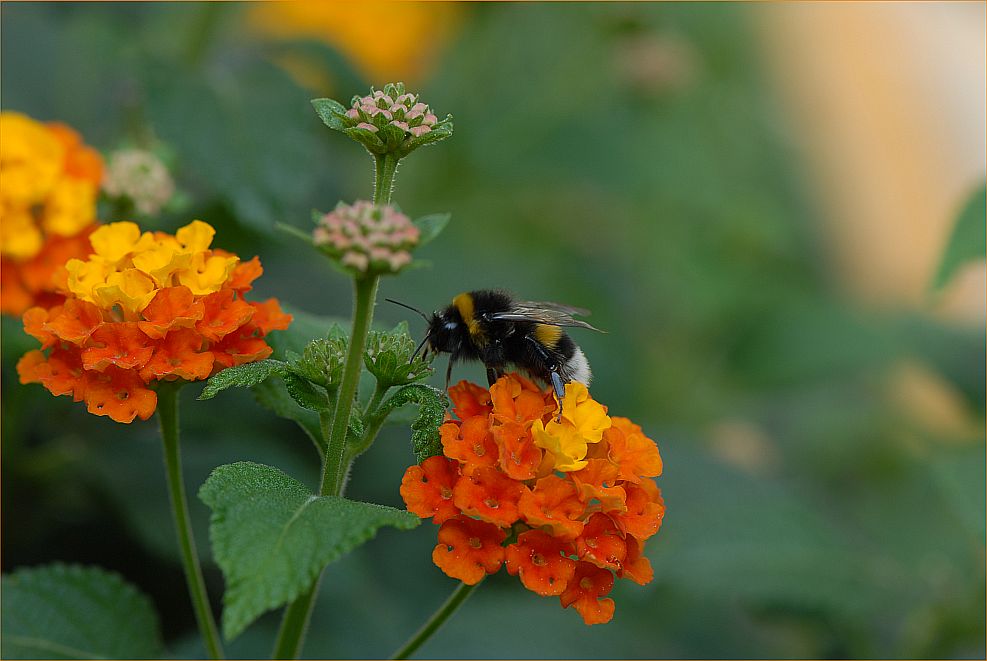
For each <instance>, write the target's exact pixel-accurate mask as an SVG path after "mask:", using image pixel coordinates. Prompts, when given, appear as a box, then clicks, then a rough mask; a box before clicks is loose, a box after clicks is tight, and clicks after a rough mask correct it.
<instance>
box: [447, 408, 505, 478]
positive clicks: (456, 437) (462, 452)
mask: <svg viewBox="0 0 987 661" xmlns="http://www.w3.org/2000/svg"><path fill="white" fill-rule="evenodd" d="M439 437H440V438H441V439H442V452H443V454H445V456H447V457H450V458H452V459H456V460H457V461H460V462H462V463H463V464H465V465H466V466H467V467H468V468H475V467H478V466H494V465H496V464H497V443H495V442H494V438H493V435H492V434H491V433H490V429H489V427H488V423H487V417H486V416H481V415H476V416H473V417H471V418H466V420H464V421H463V422H456V421H452V422H446V423H444V424H443V425H442V426H441V427H439ZM467 472H468V471H467Z"/></svg>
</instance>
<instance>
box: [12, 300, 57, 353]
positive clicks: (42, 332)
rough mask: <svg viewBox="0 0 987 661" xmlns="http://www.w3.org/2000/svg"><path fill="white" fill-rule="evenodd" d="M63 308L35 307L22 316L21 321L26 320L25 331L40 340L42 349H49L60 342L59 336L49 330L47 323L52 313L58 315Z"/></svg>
mask: <svg viewBox="0 0 987 661" xmlns="http://www.w3.org/2000/svg"><path fill="white" fill-rule="evenodd" d="M61 310H62V308H61V306H56V307H54V308H52V309H50V310H46V309H45V308H37V307H35V308H31V309H29V310H28V311H27V312H25V313H24V314H23V315H22V316H21V321H23V322H24V332H25V333H27V334H28V335H30V336H31V337H33V338H34V339H36V340H37V341H38V342H40V343H41V348H42V349H48V348H50V347H53V346H55V345H56V344H58V336H56V335H55V334H54V333H52V332H51V331H50V330H48V328H47V326H46V324H47V322H48V319H49V318H50V317H51V316H52V315H57V314H58V313H59V312H61Z"/></svg>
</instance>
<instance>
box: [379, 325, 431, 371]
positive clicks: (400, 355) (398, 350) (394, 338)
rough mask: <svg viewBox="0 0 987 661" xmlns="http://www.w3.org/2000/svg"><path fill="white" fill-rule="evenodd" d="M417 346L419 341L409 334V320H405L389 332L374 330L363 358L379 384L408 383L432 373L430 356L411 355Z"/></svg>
mask: <svg viewBox="0 0 987 661" xmlns="http://www.w3.org/2000/svg"><path fill="white" fill-rule="evenodd" d="M414 350H415V342H414V340H412V339H411V336H410V335H409V334H408V324H406V323H405V322H403V321H402V322H401V323H400V324H398V325H397V326H395V327H394V330H391V331H388V332H382V331H370V335H369V336H368V337H367V348H366V351H364V353H363V362H364V364H365V365H366V366H367V371H369V372H370V373H371V374H373V375H374V377H375V378H376V379H377V382H378V384H380V385H382V386H384V387H390V386H404V385H407V384H409V383H414V382H415V381H421V380H422V379H424V378H426V377H428V376H429V375H430V374H431V373H432V368H431V367H430V366H429V363H430V362H431V361H430V360H428V359H423V358H422V357H421V355H420V354H419V355H417V356H415V357H414V359H413V360H412V359H411V352H412V351H414Z"/></svg>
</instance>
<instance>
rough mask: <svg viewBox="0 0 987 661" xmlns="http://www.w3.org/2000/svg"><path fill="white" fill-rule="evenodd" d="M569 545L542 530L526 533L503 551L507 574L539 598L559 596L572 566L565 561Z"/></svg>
mask: <svg viewBox="0 0 987 661" xmlns="http://www.w3.org/2000/svg"><path fill="white" fill-rule="evenodd" d="M570 553H572V545H571V544H569V543H568V542H565V541H562V540H559V539H556V538H554V537H552V536H551V535H548V534H546V533H545V532H544V531H542V530H528V531H527V532H523V533H521V534H520V535H518V538H517V542H516V543H514V544H511V545H510V546H508V547H507V554H506V560H507V572H508V573H509V574H511V575H512V576H516V575H518V574H520V577H521V583H522V584H523V585H524V587H526V588H528V589H529V590H531V591H532V592H535V593H537V594H540V595H542V596H543V597H547V596H552V595H559V594H562V593H563V591H565V588H566V584H567V583H568V582H569V579H571V578H572V575H573V572H574V571H575V569H576V562H575V561H574V560H572V559H571V558H569V557H568V555H569V554H570Z"/></svg>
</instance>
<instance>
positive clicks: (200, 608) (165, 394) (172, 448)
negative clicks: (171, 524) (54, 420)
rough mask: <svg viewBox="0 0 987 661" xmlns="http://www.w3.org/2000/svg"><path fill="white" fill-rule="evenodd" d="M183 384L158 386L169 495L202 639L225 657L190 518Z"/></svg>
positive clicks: (213, 652)
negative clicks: (181, 435)
mask: <svg viewBox="0 0 987 661" xmlns="http://www.w3.org/2000/svg"><path fill="white" fill-rule="evenodd" d="M179 388H180V385H177V384H170V383H169V384H164V385H162V387H161V388H160V389H159V390H158V419H159V420H160V422H161V440H162V443H163V445H164V460H165V472H166V474H167V478H168V495H169V496H170V499H171V513H172V516H173V517H174V520H175V532H176V533H177V534H178V547H179V549H180V550H181V554H182V567H183V569H184V570H185V580H186V582H187V583H188V589H189V596H190V597H191V598H192V607H193V609H194V610H195V619H196V622H198V625H199V632H200V633H201V635H202V641H203V643H205V646H206V651H207V653H208V654H209V658H211V659H222V658H223V647H222V645H221V644H220V642H219V632H218V630H217V629H216V621H215V620H214V619H213V615H212V609H211V608H210V606H209V597H208V594H207V593H206V585H205V581H204V580H203V578H202V567H201V565H200V564H199V555H198V553H197V552H196V548H195V537H194V536H193V535H192V526H191V523H190V519H189V511H188V498H187V497H186V495H185V482H184V481H183V479H182V456H181V448H180V446H179V439H178V390H179Z"/></svg>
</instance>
